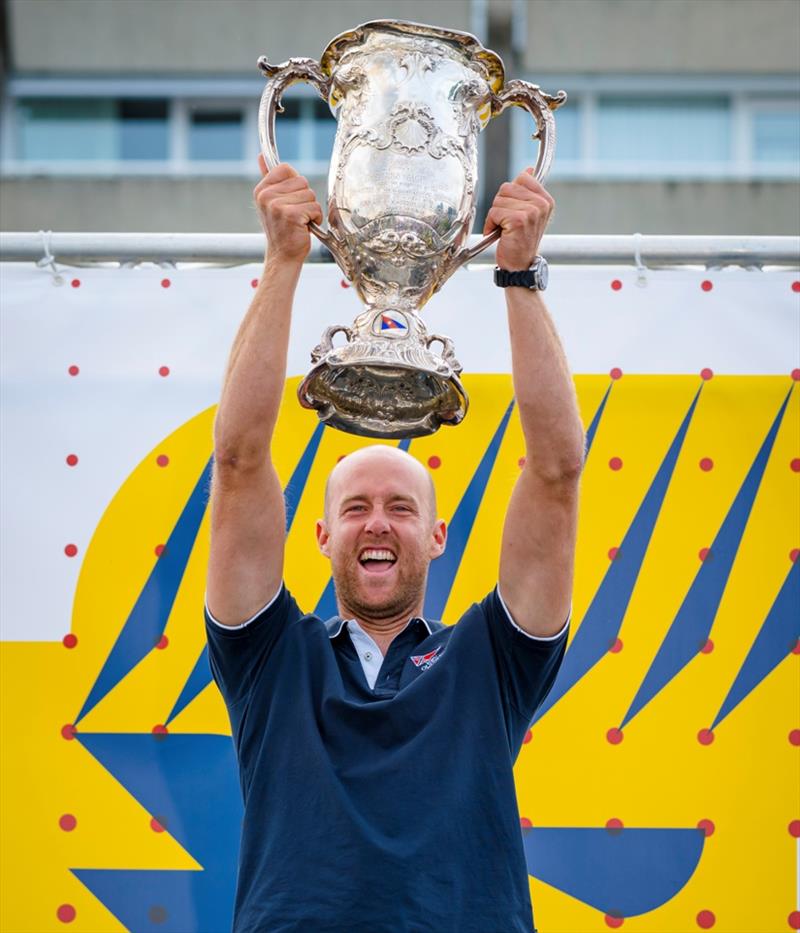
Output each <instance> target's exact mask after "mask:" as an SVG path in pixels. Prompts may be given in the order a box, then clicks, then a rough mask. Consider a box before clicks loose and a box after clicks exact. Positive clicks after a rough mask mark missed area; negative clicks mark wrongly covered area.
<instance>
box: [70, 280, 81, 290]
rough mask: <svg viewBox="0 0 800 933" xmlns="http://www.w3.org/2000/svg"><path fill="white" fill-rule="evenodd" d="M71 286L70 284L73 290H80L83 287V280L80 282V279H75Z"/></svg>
mask: <svg viewBox="0 0 800 933" xmlns="http://www.w3.org/2000/svg"><path fill="white" fill-rule="evenodd" d="M69 284H70V285H71V286H72V287H73V288H80V287H81V280H80V279H73V280H72V281H71V282H70V283H69Z"/></svg>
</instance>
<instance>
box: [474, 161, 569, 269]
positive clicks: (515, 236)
mask: <svg viewBox="0 0 800 933" xmlns="http://www.w3.org/2000/svg"><path fill="white" fill-rule="evenodd" d="M555 203H556V202H555V201H554V200H553V198H552V197H551V196H550V195H549V194H548V193H547V191H545V189H544V187H543V186H542V185H541V184H540V183H539V182H538V181H536V179H535V178H534V177H533V169H527V170H526V171H524V172H521V173H520V174H519V175H517V177H516V178H515V179H514V181H507V182H505V184H502V185H501V186H500V190H499V191H498V192H497V195H496V197H495V199H494V201H493V202H492V206H491V209H490V210H489V213H488V214H487V215H486V223H485V224H484V227H483V232H484V234H487V233H491V231H492V230H493V229H494V228H495V227H500V228H501V230H502V232H501V234H500V241H499V242H498V244H497V260H496V261H497V265H498V266H499V267H500V268H501V269H507V270H509V271H511V272H516V271H519V270H522V269H527V268H528V267H529V266H530V264H531V263H532V262H533V260H534V259H535V258H536V256H537V255H538V253H539V241H540V240H541V238H542V234H543V233H544V231H545V228H546V227H547V223H548V221H549V220H550V216H551V214H552V213H553V208H554V207H555Z"/></svg>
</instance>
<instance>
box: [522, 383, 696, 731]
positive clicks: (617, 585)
mask: <svg viewBox="0 0 800 933" xmlns="http://www.w3.org/2000/svg"><path fill="white" fill-rule="evenodd" d="M701 392H702V386H701V387H700V389H698V390H697V393H696V395H695V397H694V399H693V400H692V404H691V405H690V406H689V410H688V411H687V412H686V415H685V416H684V418H683V421H682V422H681V426H680V427H679V428H678V432H677V434H676V435H675V437H674V439H673V441H672V443H671V444H670V447H669V450H668V451H667V454H666V456H665V457H664V460H663V461H662V463H661V466H660V467H659V468H658V472H657V473H656V475H655V478H654V479H653V482H652V483H651V484H650V488H649V489H648V490H647V493H646V495H645V497H644V499H643V500H642V503H641V505H640V506H639V509H638V511H637V512H636V515H635V516H634V519H633V521H632V522H631V525H630V528H628V531H627V532H626V533H625V537H624V538H623V540H622V544H621V545H620V549H619V554H618V556H617V558H616V559H615V560H614V561H612V562H611V564H610V566H609V568H608V570H607V571H606V575H605V576H604V577H603V581H602V583H601V584H600V586H599V588H598V590H597V593H595V596H594V599H593V600H592V602H591V605H590V606H589V608H588V609H587V610H586V615H585V616H584V618H583V621H582V622H581V625H580V627H579V628H578V630H577V631H576V632H575V636H574V637H573V639H572V643H571V644H570V646H569V648H568V649H567V653H566V655H565V656H564V661H563V663H562V665H561V669H560V670H559V672H558V676H557V677H556V680H555V683H554V684H553V688H552V690H551V691H550V693H549V694H548V695H547V698H546V699H545V701H544V702H543V703H542V705H541V706H540V707H539V709H538V710H537V712H536V716H535V718H534V722H536V721H538V720H539V719H541V718H542V716H544V715H545V713H546V712H547V711H548V710H549V709H550V708H551V707H553V706H555V704H556V703H557V702H558V701H559V700H560V699H561V697H563V696H564V695H565V694H566V693H567V692H568V691H569V690H571V689H572V687H574V686H575V684H576V683H577V682H578V681H579V680H580V679H581V678H582V677H583V676H584V675H585V674H587V673H588V672H589V671H590V670H591V669H592V668H593V667H594V666H595V664H597V662H598V661H599V660H600V659H601V658H603V657H605V655H606V654H607V652H608V649H609V648H610V647H611V645H612V644H613V642H614V640H615V638H616V637H617V635H618V634H619V630H620V627H621V626H622V620H623V618H624V617H625V613H626V612H627V609H628V603H629V602H630V599H631V594H632V593H633V588H634V587H635V586H636V580H637V579H638V577H639V571H640V570H641V567H642V563H643V561H644V558H645V554H646V553H647V548H648V547H649V546H650V539H651V538H652V536H653V529H654V528H655V525H656V522H657V521H658V516H659V513H660V512H661V506H662V505H663V503H664V497H665V496H666V494H667V489H668V488H669V484H670V481H671V479H672V474H673V472H674V470H675V464H676V463H677V461H678V456H679V454H680V452H681V447H682V446H683V442H684V440H685V438H686V433H687V431H688V430H689V424H690V423H691V420H692V416H693V415H694V411H695V408H696V407H697V402H698V400H699V398H700V393H701Z"/></svg>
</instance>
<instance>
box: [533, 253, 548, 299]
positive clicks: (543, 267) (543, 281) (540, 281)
mask: <svg viewBox="0 0 800 933" xmlns="http://www.w3.org/2000/svg"><path fill="white" fill-rule="evenodd" d="M533 274H534V276H535V278H536V287H537V288H538V289H539V291H544V290H545V289H546V288H547V281H548V277H549V274H550V273H549V270H548V268H547V262H546V261H545V260H544V259H541V260H540V261H539V262H538V263H537V264H536V266H535V267H534V270H533Z"/></svg>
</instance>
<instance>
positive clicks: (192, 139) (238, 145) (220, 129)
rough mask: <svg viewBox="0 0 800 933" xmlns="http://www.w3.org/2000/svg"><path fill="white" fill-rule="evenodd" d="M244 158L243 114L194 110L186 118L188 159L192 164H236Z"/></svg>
mask: <svg viewBox="0 0 800 933" xmlns="http://www.w3.org/2000/svg"><path fill="white" fill-rule="evenodd" d="M243 157H244V114H243V113H242V111H241V110H213V109H208V110H206V109H200V108H196V109H194V110H193V111H192V113H191V115H190V118H189V158H190V159H192V160H194V161H209V160H221V161H239V160H241V159H242V158H243Z"/></svg>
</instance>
